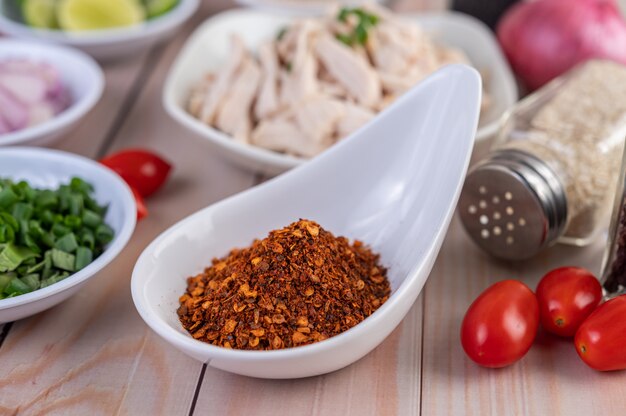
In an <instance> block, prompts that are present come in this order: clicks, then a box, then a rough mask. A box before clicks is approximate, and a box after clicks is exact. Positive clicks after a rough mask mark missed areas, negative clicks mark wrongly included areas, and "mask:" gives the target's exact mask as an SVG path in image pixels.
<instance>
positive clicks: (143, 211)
mask: <svg viewBox="0 0 626 416" xmlns="http://www.w3.org/2000/svg"><path fill="white" fill-rule="evenodd" d="M130 189H131V191H133V196H134V197H135V205H137V221H141V219H143V218H145V217H147V216H148V208H147V207H146V203H145V202H144V201H143V197H142V196H141V194H140V193H139V191H138V190H136V189H135V188H133V187H132V186H131V187H130Z"/></svg>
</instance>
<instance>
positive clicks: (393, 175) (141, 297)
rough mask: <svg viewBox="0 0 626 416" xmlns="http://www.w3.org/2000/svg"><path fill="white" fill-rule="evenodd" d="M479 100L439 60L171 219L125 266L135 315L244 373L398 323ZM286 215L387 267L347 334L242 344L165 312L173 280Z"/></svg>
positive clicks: (294, 370) (445, 210) (345, 356)
mask: <svg viewBox="0 0 626 416" xmlns="http://www.w3.org/2000/svg"><path fill="white" fill-rule="evenodd" d="M479 102H480V76H479V75H478V73H477V72H476V71H475V70H473V69H470V68H468V67H467V66H464V65H451V66H448V67H446V68H443V69H442V70H440V71H438V72H437V73H435V74H433V75H432V76H430V77H429V78H427V79H426V80H424V82H422V83H420V85H418V86H417V87H415V88H414V89H412V90H411V91H409V92H408V93H407V94H405V95H404V96H403V97H401V98H400V99H398V100H397V101H396V102H395V103H394V104H393V105H392V106H391V107H389V108H388V109H386V110H385V111H384V112H382V113H381V114H380V115H379V116H378V117H377V118H376V119H375V120H373V121H371V122H370V123H369V124H368V125H366V126H365V127H363V128H362V129H360V130H359V131H357V132H355V133H354V134H353V135H352V136H351V137H348V138H346V139H345V140H343V141H341V142H340V143H338V144H337V145H335V146H333V147H332V148H331V149H330V150H328V151H327V152H324V153H323V154H322V155H320V156H318V157H316V158H315V159H314V160H312V161H311V162H310V163H306V164H304V165H302V166H300V167H298V168H296V169H294V170H292V171H291V172H288V173H285V174H284V175H282V176H279V177H277V178H275V179H274V180H271V181H268V182H266V183H264V184H262V185H259V186H257V187H255V188H253V189H250V190H248V191H245V192H242V193H240V194H238V195H235V196H233V197H231V198H228V199H226V200H224V201H222V202H218V203H217V204H214V205H212V206H209V207H208V208H205V209H203V210H201V211H199V212H197V213H196V214H193V215H191V216H190V217H188V218H186V219H184V220H182V221H181V222H179V223H178V224H176V225H174V226H173V227H171V228H170V229H169V230H167V231H165V232H164V233H163V234H161V235H160V236H159V237H158V238H157V239H156V240H155V241H154V242H152V243H151V244H150V245H149V246H148V247H147V248H146V249H145V251H144V252H143V253H142V255H141V256H140V257H139V260H138V261H137V264H136V266H135V269H134V270H133V276H132V281H131V289H132V295H133V301H134V302H135V306H136V307H137V310H138V311H139V313H140V314H141V317H142V318H143V319H144V320H145V321H146V323H147V324H148V325H149V326H150V327H151V328H152V329H153V330H154V331H155V332H156V333H157V334H159V335H160V336H161V337H163V338H164V339H165V340H166V341H167V342H169V343H171V344H172V345H173V346H175V347H176V348H178V349H180V350H181V351H183V352H185V353H186V354H188V355H190V356H191V357H194V358H196V359H197V360H200V361H202V362H205V363H207V364H209V365H211V366H213V367H216V368H220V369H223V370H227V371H231V372H234V373H238V374H243V375H248V376H254V377H265V378H295V377H306V376H312V375H317V374H323V373H327V372H330V371H334V370H337V369H339V368H342V367H344V366H346V365H349V364H351V363H353V362H354V361H356V360H358V359H359V358H361V357H363V356H364V355H365V354H367V353H368V352H369V351H371V350H372V349H373V348H375V347H376V346H377V345H378V344H379V343H380V342H382V341H383V339H385V337H386V336H387V335H388V334H389V333H390V332H391V331H392V330H393V329H394V328H395V327H396V326H397V325H398V323H399V322H400V321H401V320H402V318H403V317H404V316H405V314H406V313H407V312H408V310H409V308H410V307H411V305H412V304H413V302H414V301H415V299H416V298H417V296H418V294H419V292H420V290H421V289H422V287H423V285H424V283H425V282H426V278H427V277H428V274H429V273H430V270H431V268H432V265H433V263H434V261H435V258H436V256H437V253H438V251H439V249H440V247H441V243H442V241H443V239H444V236H445V234H446V230H447V228H448V225H449V223H450V219H451V217H452V214H453V212H454V208H455V205H456V202H457V200H458V196H459V193H460V190H461V187H462V184H463V179H464V177H465V172H466V169H467V165H468V162H469V157H470V154H471V151H472V146H473V143H474V134H475V132H476V126H477V122H478V112H479ZM298 218H307V219H311V220H315V221H317V222H319V223H320V224H321V225H322V226H323V227H324V228H326V229H328V230H330V231H331V232H333V233H334V234H335V235H344V236H347V237H349V238H357V239H359V240H362V241H364V242H366V243H367V244H369V245H371V246H372V248H373V249H374V251H376V252H378V253H380V254H381V262H382V264H383V265H384V266H386V267H388V269H389V273H388V277H389V280H390V283H391V286H392V295H391V296H390V298H389V300H388V301H387V302H386V303H385V304H384V305H383V306H382V307H381V308H380V309H378V310H377V311H376V312H375V313H374V314H372V316H370V317H368V318H367V319H366V320H365V321H363V322H362V323H360V324H358V325H356V326H355V327H353V328H351V329H349V330H348V331H346V332H344V333H342V334H339V335H337V336H335V337H332V338H330V339H328V340H325V341H322V342H318V343H315V344H312V345H307V346H303V347H297V348H289V349H284V350H276V351H244V350H231V349H226V348H221V347H217V346H213V345H209V344H206V343H204V342H201V341H198V340H195V339H193V338H192V337H191V336H190V335H189V334H188V333H187V332H186V331H185V330H184V329H183V328H182V326H181V324H180V322H179V320H178V316H177V314H176V310H177V308H178V306H179V303H178V298H179V296H180V295H182V294H183V293H184V292H185V288H186V281H185V279H186V278H187V277H188V276H192V275H195V274H197V273H198V272H200V271H202V270H203V268H204V267H205V266H207V265H209V264H210V262H211V259H212V258H213V257H221V256H224V255H226V254H227V253H228V251H229V250H230V249H231V248H233V247H244V246H247V245H249V244H250V243H251V242H252V240H253V239H254V238H262V237H265V236H266V235H267V233H268V232H269V231H270V230H272V229H277V228H281V227H283V226H285V225H287V224H289V223H291V222H293V221H296V220H297V219H298Z"/></svg>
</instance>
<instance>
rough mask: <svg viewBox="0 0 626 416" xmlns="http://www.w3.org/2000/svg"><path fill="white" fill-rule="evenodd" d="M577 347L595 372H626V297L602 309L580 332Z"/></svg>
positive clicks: (601, 306) (577, 334) (575, 343)
mask: <svg viewBox="0 0 626 416" xmlns="http://www.w3.org/2000/svg"><path fill="white" fill-rule="evenodd" d="M574 345H575V346H576V351H577V352H578V355H579V356H580V358H582V360H583V361H584V362H585V363H586V364H587V365H588V366H589V367H591V368H593V369H595V370H599V371H611V370H625V369H626V295H621V296H618V297H616V298H613V299H611V300H609V301H607V302H605V303H603V304H602V305H600V306H598V308H597V309H596V310H595V311H593V312H592V313H591V315H589V317H588V318H587V319H585V321H584V322H583V323H582V325H580V328H578V331H576V336H575V337H574Z"/></svg>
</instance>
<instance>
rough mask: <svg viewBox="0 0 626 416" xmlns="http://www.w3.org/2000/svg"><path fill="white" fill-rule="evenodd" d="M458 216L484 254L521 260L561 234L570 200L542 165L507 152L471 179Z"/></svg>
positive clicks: (496, 154)
mask: <svg viewBox="0 0 626 416" xmlns="http://www.w3.org/2000/svg"><path fill="white" fill-rule="evenodd" d="M459 212H460V216H461V221H462V222H463V225H464V226H465V229H466V230H467V232H468V233H469V235H470V237H472V239H473V240H474V242H475V243H476V244H478V245H479V246H480V247H481V248H483V249H484V250H485V251H487V252H488V253H490V254H492V255H493V256H495V257H499V258H502V259H507V260H523V259H527V258H530V257H532V256H534V255H535V254H537V253H538V252H539V251H541V250H542V249H543V248H545V247H547V246H549V245H550V244H552V243H554V242H555V241H556V239H557V238H558V237H560V236H561V235H562V234H563V232H564V231H565V224H566V220H567V200H566V197H565V190H564V189H563V186H562V185H561V183H560V181H559V180H558V177H557V176H556V175H555V174H554V172H553V171H552V169H550V168H549V167H548V166H547V165H546V164H545V163H544V162H543V161H542V160H540V159H538V158H536V157H535V156H533V155H531V154H529V153H525V152H522V151H519V150H513V149H505V150H499V151H497V152H494V153H492V154H491V155H490V157H489V158H488V159H486V160H485V161H483V162H481V163H480V164H478V165H477V166H475V167H474V168H473V169H472V170H471V171H470V172H469V173H468V175H467V178H466V179H465V185H464V188H463V192H462V194H461V198H460V200H459Z"/></svg>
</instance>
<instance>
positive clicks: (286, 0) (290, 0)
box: [236, 0, 386, 15]
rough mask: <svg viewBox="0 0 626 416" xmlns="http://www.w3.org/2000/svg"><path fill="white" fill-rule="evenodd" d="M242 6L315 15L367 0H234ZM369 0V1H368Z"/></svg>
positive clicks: (383, 1)
mask: <svg viewBox="0 0 626 416" xmlns="http://www.w3.org/2000/svg"><path fill="white" fill-rule="evenodd" d="M236 2H237V3H239V4H242V5H244V6H250V7H258V8H262V9H266V10H270V11H273V12H280V13H290V14H296V15H315V14H321V13H324V12H325V11H326V10H328V8H329V7H333V6H334V5H337V4H340V5H341V6H351V7H354V6H358V5H359V4H363V3H367V2H368V0H340V1H337V0H236ZM370 2H371V1H370ZM375 2H376V3H385V2H386V1H385V0H375Z"/></svg>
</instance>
